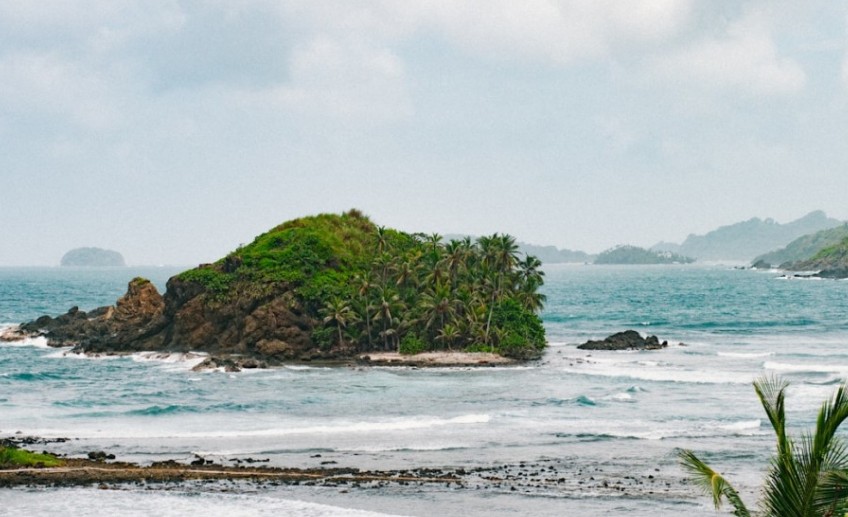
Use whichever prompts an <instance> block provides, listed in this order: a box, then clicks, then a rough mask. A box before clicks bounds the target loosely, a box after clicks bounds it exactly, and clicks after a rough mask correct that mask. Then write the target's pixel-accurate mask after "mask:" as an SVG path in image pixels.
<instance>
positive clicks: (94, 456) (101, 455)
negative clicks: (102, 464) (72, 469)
mask: <svg viewBox="0 0 848 517" xmlns="http://www.w3.org/2000/svg"><path fill="white" fill-rule="evenodd" d="M88 459H90V460H94V461H106V460H114V459H115V455H114V454H106V453H105V452H103V451H91V452H89V453H88Z"/></svg>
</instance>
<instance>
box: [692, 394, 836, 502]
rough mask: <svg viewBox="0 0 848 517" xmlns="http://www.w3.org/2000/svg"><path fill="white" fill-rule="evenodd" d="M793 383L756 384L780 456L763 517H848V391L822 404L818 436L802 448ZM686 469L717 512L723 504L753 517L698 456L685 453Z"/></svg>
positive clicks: (768, 485) (769, 480)
mask: <svg viewBox="0 0 848 517" xmlns="http://www.w3.org/2000/svg"><path fill="white" fill-rule="evenodd" d="M788 386H789V383H788V382H786V381H783V380H780V379H777V378H774V377H763V378H760V379H758V380H756V381H755V382H754V390H755V391H756V393H757V397H759V399H760V402H761V403H762V405H763V409H765V412H766V415H767V416H768V419H769V422H771V425H772V427H773V428H774V432H775V434H776V435H777V451H776V453H775V455H774V457H772V460H771V467H770V468H769V471H768V474H767V476H766V483H765V488H764V490H763V496H762V499H761V500H760V503H759V507H760V512H759V514H762V515H767V516H769V517H784V516H799V517H807V516H809V517H813V516H828V517H829V516H836V515H844V514H845V513H846V511H848V446H846V445H848V444H846V443H845V441H844V440H842V439H841V438H840V437H838V436H836V431H837V429H838V428H839V426H840V425H841V424H842V422H843V421H844V420H845V419H846V418H848V391H847V390H848V385H843V386H841V387H840V388H839V389H838V390H836V393H835V394H834V395H833V397H832V398H831V399H830V400H829V401H827V402H825V403H824V404H822V407H821V409H820V410H819V414H818V419H817V421H816V428H815V432H814V433H812V434H809V433H805V434H804V435H802V436H801V439H800V440H799V441H798V442H797V443H796V441H795V440H793V439H792V438H791V437H789V436H787V434H786V414H785V404H784V401H785V398H786V397H785V393H786V388H787V387H788ZM680 459H681V462H682V465H683V467H684V468H685V469H686V470H687V471H688V472H689V473H690V475H691V476H692V479H693V480H694V481H695V482H697V483H698V484H699V485H701V487H702V488H704V490H705V491H706V492H707V493H708V494H710V495H712V498H713V502H714V503H715V506H716V509H719V508H720V507H721V504H722V501H723V499H727V501H729V502H730V504H731V506H733V514H734V515H737V516H750V515H751V512H749V511H748V509H747V508H746V506H745V503H744V502H743V501H742V499H741V498H740V497H739V493H738V492H737V491H736V490H735V489H734V488H733V487H732V486H731V485H730V484H729V483H728V482H727V481H726V480H725V479H724V478H723V477H722V476H721V474H719V473H718V472H716V471H714V470H713V469H712V468H710V467H709V466H708V465H707V464H705V463H704V462H703V461H701V460H700V459H698V457H697V456H695V454H694V453H693V452H692V451H688V450H684V451H681V452H680Z"/></svg>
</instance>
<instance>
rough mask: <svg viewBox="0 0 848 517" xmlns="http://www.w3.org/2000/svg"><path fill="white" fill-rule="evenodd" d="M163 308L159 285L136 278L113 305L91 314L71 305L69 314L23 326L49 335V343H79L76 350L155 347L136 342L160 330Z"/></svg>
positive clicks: (23, 328) (119, 349)
mask: <svg viewBox="0 0 848 517" xmlns="http://www.w3.org/2000/svg"><path fill="white" fill-rule="evenodd" d="M164 311H165V301H164V299H163V298H162V296H161V295H160V294H159V292H158V291H157V290H156V287H155V286H154V285H153V284H152V283H151V282H150V281H149V280H146V279H143V278H135V279H133V280H132V281H130V283H129V285H128V287H127V292H126V294H125V295H124V296H122V297H121V298H119V299H118V301H117V302H116V304H115V306H113V307H100V308H99V309H95V310H93V311H91V312H90V313H86V312H85V311H81V310H80V309H79V307H71V309H70V310H68V312H67V313H66V314H63V315H61V316H57V317H56V318H51V317H50V316H42V317H40V318H38V319H37V320H35V321H32V322H29V323H24V324H23V325H21V327H20V328H21V330H22V331H24V332H27V333H28V334H30V335H43V336H46V337H47V338H48V341H49V344H50V346H69V345H77V347H78V348H77V350H76V351H77V352H95V353H96V352H107V351H108V352H117V353H120V352H131V351H136V350H153V349H155V347H148V348H140V349H137V348H135V346H134V344H135V343H137V342H138V340H139V339H140V338H144V337H145V336H148V335H151V334H153V333H156V332H158V331H159V330H161V328H162V326H163V325H164V319H163V314H164Z"/></svg>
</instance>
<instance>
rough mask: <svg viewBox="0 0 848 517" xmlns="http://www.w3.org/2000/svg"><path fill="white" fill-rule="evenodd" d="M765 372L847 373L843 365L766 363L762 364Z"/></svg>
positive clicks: (845, 366)
mask: <svg viewBox="0 0 848 517" xmlns="http://www.w3.org/2000/svg"><path fill="white" fill-rule="evenodd" d="M763 368H765V369H766V370H775V371H779V372H795V373H841V372H848V365H844V364H791V363H778V362H774V361H766V362H765V363H763Z"/></svg>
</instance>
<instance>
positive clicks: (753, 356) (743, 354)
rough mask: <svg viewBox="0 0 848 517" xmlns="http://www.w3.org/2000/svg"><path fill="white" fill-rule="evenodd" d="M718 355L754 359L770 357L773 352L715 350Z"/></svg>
mask: <svg viewBox="0 0 848 517" xmlns="http://www.w3.org/2000/svg"><path fill="white" fill-rule="evenodd" d="M716 355H717V356H719V357H732V358H736V359H756V358H759V357H770V356H773V355H774V352H717V353H716Z"/></svg>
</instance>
